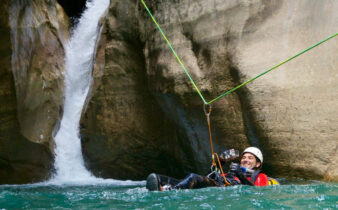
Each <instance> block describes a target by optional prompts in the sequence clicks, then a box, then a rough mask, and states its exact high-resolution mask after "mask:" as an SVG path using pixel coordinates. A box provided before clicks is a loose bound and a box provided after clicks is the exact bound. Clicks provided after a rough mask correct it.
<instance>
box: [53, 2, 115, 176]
mask: <svg viewBox="0 0 338 210" xmlns="http://www.w3.org/2000/svg"><path fill="white" fill-rule="evenodd" d="M108 5H109V0H93V1H87V3H86V10H85V11H84V13H83V14H82V16H81V18H80V20H79V22H78V24H77V26H76V28H75V29H74V31H73V34H72V37H71V39H70V41H69V42H68V44H67V46H66V57H65V63H66V73H65V98H64V108H63V116H62V119H61V123H60V129H59V131H58V133H57V134H56V136H55V137H54V139H55V143H56V148H55V163H54V166H55V169H56V173H55V175H54V177H53V178H52V180H51V181H54V182H77V181H80V182H81V181H86V180H90V179H95V177H94V176H93V175H92V174H91V173H90V172H89V171H88V170H87V169H86V167H85V166H84V161H83V157H82V151H81V140H80V135H79V123H80V118H81V113H82V109H83V106H84V103H85V100H86V97H87V94H88V91H89V89H90V86H91V84H92V68H93V60H94V56H95V47H96V44H97V40H98V37H99V35H100V27H99V20H100V18H101V16H102V15H103V13H104V11H105V10H106V9H107V7H108Z"/></svg>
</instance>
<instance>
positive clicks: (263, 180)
mask: <svg viewBox="0 0 338 210" xmlns="http://www.w3.org/2000/svg"><path fill="white" fill-rule="evenodd" d="M268 185H269V179H268V176H267V175H266V174H263V173H260V174H259V175H258V177H257V179H256V181H255V186H259V187H262V186H268Z"/></svg>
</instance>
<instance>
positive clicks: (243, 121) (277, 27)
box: [82, 0, 338, 180]
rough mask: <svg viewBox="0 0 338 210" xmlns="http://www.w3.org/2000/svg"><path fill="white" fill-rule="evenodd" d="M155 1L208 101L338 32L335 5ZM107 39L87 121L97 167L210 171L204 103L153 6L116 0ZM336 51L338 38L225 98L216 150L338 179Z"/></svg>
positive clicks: (217, 108)
mask: <svg viewBox="0 0 338 210" xmlns="http://www.w3.org/2000/svg"><path fill="white" fill-rule="evenodd" d="M146 3H147V4H148V6H149V7H150V10H151V11H152V12H153V14H154V16H155V18H156V19H157V20H158V22H159V24H160V25H161V27H162V29H163V30H164V32H165V34H166V36H167V37H168V39H169V40H170V42H171V43H172V45H173V47H174V49H175V50H176V52H177V54H178V55H179V57H180V58H181V60H182V62H183V63H184V64H185V66H186V67H187V69H188V71H189V72H190V74H191V76H192V77H193V79H194V80H195V82H196V84H197V86H198V87H199V88H200V90H201V92H202V94H203V95H204V96H205V98H207V99H212V98H214V97H216V96H218V95H219V94H221V93H223V92H224V91H226V90H229V89H231V88H232V87H234V86H236V85H238V84H240V83H242V82H244V81H246V80H247V79H249V78H252V77H253V76H256V75H258V74H260V73H261V72H263V71H265V70H267V69H268V68H270V67H272V66H274V65H276V64H278V63H279V62H281V61H283V60H285V59H287V58H289V57H291V56H293V55H295V54H296V53H298V52H300V51H302V50H304V49H306V48H307V47H309V46H311V45H313V44H315V43H317V42H319V41H321V40H322V39H324V38H326V37H328V36H329V35H332V34H334V33H336V31H335V30H336V28H337V26H338V23H337V20H338V18H337V13H335V12H334V11H335V10H336V9H337V6H338V4H337V2H335V1H330V0H328V1H325V2H315V1H297V2H287V1H266V0H255V1H220V0H213V1H199V0H197V1H189V0H186V1H175V2H167V1H165V2H163V1H161V2H159V1H146ZM105 38H106V45H105V49H104V51H105V52H104V57H105V61H106V65H105V67H104V70H102V73H101V74H102V76H99V77H97V78H96V84H97V88H96V89H95V90H94V91H93V98H92V100H91V101H90V103H89V106H88V109H87V112H86V115H85V118H84V119H83V121H82V124H83V127H84V128H83V133H84V134H85V136H86V140H85V142H84V151H85V156H86V158H87V161H88V163H89V167H90V168H92V169H93V170H94V171H96V172H97V173H98V174H99V173H102V174H105V175H104V176H105V177H109V176H110V175H112V176H113V177H128V178H129V177H130V178H136V179H137V178H140V176H139V175H141V178H143V177H144V176H145V175H146V172H150V171H155V172H160V173H166V174H171V175H172V174H174V175H176V176H183V174H184V173H186V172H187V171H194V172H200V173H203V172H205V171H206V170H207V168H208V167H209V164H210V146H209V139H208V133H207V127H206V122H205V117H204V114H203V111H202V101H201V99H200V98H199V96H198V94H197V93H196V92H195V90H194V89H193V87H192V85H191V84H190V82H189V81H188V79H187V77H186V75H185V73H184V72H183V70H182V69H181V67H180V65H179V64H178V62H177V61H176V58H175V57H174V56H173V54H172V52H171V51H170V49H169V47H168V46H167V44H166V42H165V41H164V39H163V38H162V36H161V34H160V33H159V31H158V30H157V29H156V27H155V25H154V23H153V22H152V21H151V19H150V17H149V16H148V14H147V13H146V11H145V9H144V8H143V6H142V4H141V3H140V2H137V1H125V2H118V1H112V2H111V7H110V12H109V15H108V20H107V23H106V31H105ZM142 50H143V52H142ZM335 51H337V38H335V39H333V40H330V41H329V42H328V43H325V44H323V45H321V46H319V47H317V48H315V49H313V50H311V51H310V52H308V53H306V54H304V55H302V56H301V57H299V58H297V59H295V60H293V61H292V62H290V63H288V64H285V65H284V66H282V67H280V68H278V69H277V70H275V71H274V72H271V73H269V74H268V75H266V76H264V77H262V78H259V79H257V80H256V81H255V82H253V83H250V84H249V85H247V86H245V87H243V88H241V89H240V90H238V91H236V92H235V93H232V94H230V95H227V96H226V97H224V98H222V99H221V100H219V101H217V102H215V103H214V104H213V112H212V114H211V119H212V127H213V135H214V138H215V139H214V147H215V150H216V151H221V150H222V149H223V148H225V147H234V148H239V149H243V148H244V147H246V146H248V145H254V146H259V147H260V148H261V149H262V150H263V153H264V155H265V163H264V165H265V167H264V169H265V170H266V171H267V172H268V173H269V174H271V175H272V176H277V177H281V176H298V177H305V178H317V179H326V180H337V174H338V172H337V170H336V168H337V167H336V157H338V156H337V148H338V147H337V138H338V134H337V128H336V127H337V118H336V117H335V116H337V111H336V110H337V106H338V101H337V97H336V96H337V91H334V88H335V87H336V86H337V84H338V82H337V81H338V80H337V79H336V78H337V74H336V73H335V72H336V68H337V59H336V54H335V53H334V52H335ZM164 127H165V128H164ZM173 133H175V135H173ZM94 148H95V149H94ZM154 148H157V149H156V150H155V151H154V150H153V149H154ZM99 151H101V152H102V151H104V152H103V153H104V155H102V156H101V155H99V154H98V153H99ZM141 151H142V152H141ZM150 151H151V152H150ZM135 154H137V155H135ZM176 160H179V161H176ZM149 161H150V162H149ZM175 161H176V162H175ZM169 163H171V164H173V163H175V165H174V166H175V167H176V168H177V170H175V169H173V168H171V167H170V166H169ZM144 168H146V170H144ZM119 169H120V171H123V174H122V175H121V172H117V170H119ZM136 171H137V172H136Z"/></svg>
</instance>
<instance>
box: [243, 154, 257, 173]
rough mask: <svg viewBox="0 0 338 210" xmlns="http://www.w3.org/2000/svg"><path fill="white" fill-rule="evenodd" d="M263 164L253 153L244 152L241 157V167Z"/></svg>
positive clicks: (252, 167)
mask: <svg viewBox="0 0 338 210" xmlns="http://www.w3.org/2000/svg"><path fill="white" fill-rule="evenodd" d="M259 166H261V163H260V162H259V161H258V162H257V160H256V157H255V156H254V155H253V154H251V153H244V154H243V156H242V159H241V167H245V168H247V169H254V168H258V167H259Z"/></svg>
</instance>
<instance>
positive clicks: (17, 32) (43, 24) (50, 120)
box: [9, 1, 69, 147]
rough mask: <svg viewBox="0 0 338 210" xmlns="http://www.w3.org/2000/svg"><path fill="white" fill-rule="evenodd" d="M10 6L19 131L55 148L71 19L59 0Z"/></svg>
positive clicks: (15, 2) (17, 2)
mask: <svg viewBox="0 0 338 210" xmlns="http://www.w3.org/2000/svg"><path fill="white" fill-rule="evenodd" d="M9 9H10V11H11V12H10V16H9V22H10V26H11V43H12V46H13V51H12V62H13V66H12V72H13V76H14V84H15V90H16V98H17V101H18V103H17V112H18V120H19V123H20V131H21V133H22V135H23V136H25V138H26V139H28V140H30V141H32V142H36V143H42V144H45V145H46V146H51V147H52V145H53V140H52V133H53V129H54V126H55V125H56V124H57V120H58V118H59V114H60V113H61V111H62V110H61V109H60V108H61V107H62V96H63V75H62V72H63V70H64V59H63V58H64V48H63V46H64V44H65V42H66V40H67V39H68V37H69V34H68V19H67V17H66V16H65V14H64V12H63V10H62V8H61V7H60V6H59V5H58V4H57V3H56V1H46V2H45V1H27V2H24V1H13V2H12V3H11V5H10V8H9Z"/></svg>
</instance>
